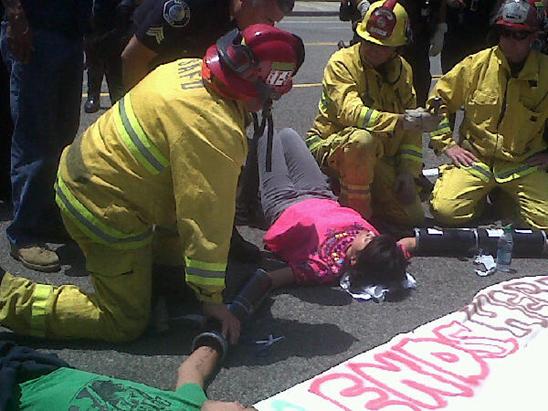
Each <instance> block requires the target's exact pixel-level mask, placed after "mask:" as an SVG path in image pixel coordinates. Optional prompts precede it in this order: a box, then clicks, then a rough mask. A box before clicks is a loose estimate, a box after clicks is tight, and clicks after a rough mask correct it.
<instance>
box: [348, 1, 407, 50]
mask: <svg viewBox="0 0 548 411" xmlns="http://www.w3.org/2000/svg"><path fill="white" fill-rule="evenodd" d="M356 32H357V33H358V35H359V36H360V37H361V38H362V39H364V40H367V41H370V42H371V43H375V44H379V45H381V46H387V47H400V46H404V45H406V44H407V43H408V42H409V41H410V38H409V37H410V29H409V18H408V16H407V12H406V11H405V9H404V8H403V6H402V5H401V4H399V3H398V2H397V0H386V1H384V2H380V1H379V2H376V3H373V4H372V5H371V7H370V8H369V10H367V13H366V15H365V17H364V18H363V20H362V21H361V22H360V24H358V27H357V29H356Z"/></svg>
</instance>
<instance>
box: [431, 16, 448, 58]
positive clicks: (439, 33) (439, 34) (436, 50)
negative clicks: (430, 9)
mask: <svg viewBox="0 0 548 411" xmlns="http://www.w3.org/2000/svg"><path fill="white" fill-rule="evenodd" d="M445 33H447V23H439V24H438V25H437V26H436V31H435V32H434V34H433V35H432V37H431V38H430V51H429V52H428V53H429V54H430V56H437V55H438V54H440V53H441V50H442V49H443V41H444V39H445Z"/></svg>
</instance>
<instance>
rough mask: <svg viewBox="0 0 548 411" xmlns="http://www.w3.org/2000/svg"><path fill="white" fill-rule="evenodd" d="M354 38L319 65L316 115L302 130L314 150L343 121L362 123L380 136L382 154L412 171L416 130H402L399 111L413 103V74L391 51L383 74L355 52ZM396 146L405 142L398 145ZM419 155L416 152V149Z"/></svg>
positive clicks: (418, 160) (418, 163)
mask: <svg viewBox="0 0 548 411" xmlns="http://www.w3.org/2000/svg"><path fill="white" fill-rule="evenodd" d="M360 47H361V45H360V43H358V44H356V45H354V46H352V47H348V48H345V49H342V50H339V51H337V52H335V53H334V54H333V55H332V56H331V58H330V59H329V62H328V63H327V66H326V68H325V71H324V78H323V83H322V85H323V87H322V96H321V99H320V102H319V106H318V110H319V111H318V115H317V116H316V119H315V121H314V124H313V126H312V128H311V129H310V131H309V132H308V136H307V145H308V147H309V149H310V150H311V151H315V150H316V149H318V148H319V147H321V146H322V145H323V144H327V142H324V141H323V140H325V139H327V138H328V137H329V136H331V135H333V134H334V133H338V132H340V131H341V130H343V129H344V128H347V127H357V128H362V129H366V130H368V131H369V132H371V133H372V134H373V135H375V136H378V137H379V138H381V139H382V141H383V146H384V155H386V156H390V157H393V156H397V155H400V160H401V161H400V166H399V167H400V168H401V169H405V170H407V171H409V172H411V173H412V174H414V175H418V173H419V172H420V170H421V167H422V136H421V133H417V132H406V131H404V130H403V129H402V128H401V127H400V125H399V124H398V123H399V122H398V119H399V114H401V113H403V112H404V111H405V110H406V109H408V108H415V107H416V97H415V92H414V90H413V87H412V84H413V76H412V72H411V68H410V66H409V64H407V62H406V61H405V60H404V59H403V58H401V57H397V58H395V59H393V60H391V61H390V62H388V63H386V64H385V65H384V66H383V68H382V71H383V74H381V73H380V72H379V71H377V70H376V69H374V68H373V67H370V66H368V65H367V64H365V63H364V62H363V61H362V59H361V58H360ZM402 146H406V148H405V149H403V150H404V151H405V152H403V151H402ZM419 153H420V156H419V157H417V154H419Z"/></svg>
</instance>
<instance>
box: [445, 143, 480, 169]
mask: <svg viewBox="0 0 548 411" xmlns="http://www.w3.org/2000/svg"><path fill="white" fill-rule="evenodd" d="M445 154H446V155H447V157H449V158H450V159H451V161H452V162H453V164H454V165H456V166H458V167H462V166H471V165H472V164H474V163H475V162H476V161H478V158H477V157H476V156H475V155H474V153H471V152H470V151H468V150H466V149H464V148H462V147H461V146H459V145H454V146H452V147H449V148H448V149H447V150H445Z"/></svg>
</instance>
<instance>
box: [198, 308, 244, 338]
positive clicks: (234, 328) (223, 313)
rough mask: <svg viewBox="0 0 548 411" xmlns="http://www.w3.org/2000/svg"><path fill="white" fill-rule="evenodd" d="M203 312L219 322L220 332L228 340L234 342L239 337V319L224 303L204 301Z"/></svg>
mask: <svg viewBox="0 0 548 411" xmlns="http://www.w3.org/2000/svg"><path fill="white" fill-rule="evenodd" d="M203 309H204V314H205V315H207V316H208V317H212V318H215V319H217V320H219V321H220V322H221V325H222V333H223V335H224V336H225V338H227V339H228V340H229V341H230V344H236V343H237V342H238V339H239V338H240V320H238V319H237V318H236V317H235V316H234V314H232V313H231V312H230V310H229V309H228V307H227V306H226V305H225V304H214V303H204V305H203Z"/></svg>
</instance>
